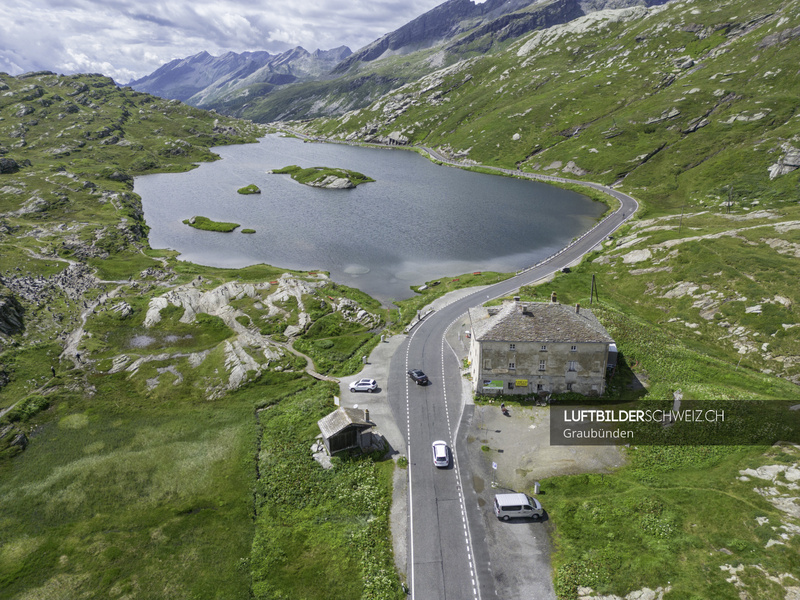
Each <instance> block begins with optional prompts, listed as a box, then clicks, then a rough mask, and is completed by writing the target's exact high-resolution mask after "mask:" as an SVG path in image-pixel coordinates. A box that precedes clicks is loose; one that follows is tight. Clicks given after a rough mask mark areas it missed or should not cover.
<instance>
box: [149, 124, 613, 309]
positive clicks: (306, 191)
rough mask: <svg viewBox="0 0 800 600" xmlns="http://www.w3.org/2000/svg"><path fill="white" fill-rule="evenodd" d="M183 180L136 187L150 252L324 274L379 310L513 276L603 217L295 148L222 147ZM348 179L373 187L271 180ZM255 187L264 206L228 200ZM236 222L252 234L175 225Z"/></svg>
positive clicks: (403, 160)
mask: <svg viewBox="0 0 800 600" xmlns="http://www.w3.org/2000/svg"><path fill="white" fill-rule="evenodd" d="M214 151H215V152H216V153H217V154H219V155H220V156H221V157H222V160H220V161H217V162H213V163H204V164H201V165H200V167H199V168H197V169H195V170H194V171H191V172H188V173H178V174H160V175H147V176H144V177H137V178H136V181H135V191H136V192H137V193H138V194H140V195H141V197H142V203H143V205H144V212H145V219H146V221H147V224H148V225H149V226H150V244H151V245H152V247H153V248H170V249H174V250H177V251H179V252H180V253H181V259H182V260H188V261H192V262H195V263H198V264H204V265H211V266H218V267H242V266H246V265H251V264H257V263H266V264H270V265H274V266H277V267H283V268H287V269H300V270H313V269H319V270H323V271H329V272H330V273H331V277H332V279H333V280H334V281H337V282H340V283H344V284H347V285H350V286H353V287H357V288H359V289H361V290H363V291H365V292H367V293H368V294H370V295H371V296H374V297H375V298H379V299H381V300H389V299H398V300H399V299H403V298H408V297H409V296H411V295H412V292H411V291H410V289H409V286H410V285H417V284H421V283H424V282H425V281H428V280H431V279H435V278H439V277H444V276H448V275H458V274H461V273H469V272H473V271H503V272H509V271H516V270H519V269H522V268H524V267H527V266H530V265H532V264H535V263H536V262H538V261H539V260H541V259H542V258H545V257H547V256H549V255H550V254H552V253H553V252H555V251H556V250H558V249H559V248H561V247H563V246H564V245H566V244H567V243H569V241H570V240H571V239H572V238H574V237H576V236H578V235H580V234H581V233H582V232H583V231H585V230H587V229H589V228H590V227H591V226H592V225H593V224H594V223H595V222H596V220H597V218H598V217H599V216H600V215H601V214H602V213H603V211H604V210H605V207H604V206H603V205H602V204H600V203H598V202H592V201H591V200H589V199H588V198H586V197H585V196H581V195H580V194H576V193H574V192H569V191H565V190H561V189H559V188H555V187H552V186H548V185H545V184H540V183H535V182H530V181H521V180H517V179H511V178H508V177H499V176H493V175H482V174H478V173H470V172H468V171H462V170H460V169H455V168H451V167H443V166H438V165H435V164H433V163H431V162H430V161H428V160H427V159H425V158H423V157H421V156H419V155H417V154H416V153H414V152H408V151H401V150H376V149H371V148H359V147H352V146H345V145H337V144H313V143H303V142H302V141H300V140H297V139H293V138H282V137H279V136H276V135H270V136H267V137H265V138H264V139H262V141H261V142H260V143H259V144H247V145H240V146H225V147H219V148H215V149H214ZM293 164H296V165H300V166H302V167H313V166H325V167H338V168H344V169H351V170H354V171H358V172H360V173H364V174H365V175H368V176H370V177H372V178H373V179H375V180H376V181H375V182H374V183H367V184H362V185H360V186H358V188H356V189H352V190H324V189H317V188H312V187H309V186H305V185H302V184H299V183H297V182H295V181H294V180H292V179H291V178H290V177H289V176H288V175H272V174H268V173H267V172H268V171H269V170H271V169H278V168H281V167H285V166H287V165H293ZM251 183H254V184H256V185H257V186H258V187H259V188H261V192H262V193H261V194H260V195H250V196H243V195H241V194H238V193H237V191H236V190H238V189H239V188H240V187H243V186H245V185H248V184H251ZM195 215H199V216H205V217H208V218H210V219H213V220H215V221H233V222H235V223H240V224H241V226H242V227H241V228H242V229H244V228H250V229H255V230H256V233H255V234H248V235H243V234H242V233H240V231H241V229H237V230H236V231H235V232H233V233H227V234H226V233H215V232H208V231H199V230H196V229H193V228H191V227H189V226H188V225H184V224H183V223H182V221H183V219H187V218H189V217H192V216H195Z"/></svg>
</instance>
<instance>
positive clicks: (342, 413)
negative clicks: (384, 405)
mask: <svg viewBox="0 0 800 600" xmlns="http://www.w3.org/2000/svg"><path fill="white" fill-rule="evenodd" d="M317 425H318V426H319V430H320V431H321V432H322V435H323V436H325V438H328V439H329V438H331V437H333V436H334V435H336V434H337V433H339V432H341V431H344V430H345V429H347V428H348V427H350V426H351V425H355V426H356V427H358V428H359V429H368V428H369V427H372V423H369V422H368V421H365V420H364V411H363V410H359V409H357V408H346V407H344V406H340V407H339V408H337V409H336V410H335V411H333V412H332V413H330V414H329V415H327V416H325V417H322V418H321V419H320V420H319V421H317Z"/></svg>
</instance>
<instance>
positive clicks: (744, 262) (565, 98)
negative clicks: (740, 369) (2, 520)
mask: <svg viewBox="0 0 800 600" xmlns="http://www.w3.org/2000/svg"><path fill="white" fill-rule="evenodd" d="M798 64H800V3H798V2H796V1H791V2H788V1H782V0H771V1H768V2H762V3H759V4H758V5H754V4H752V3H750V2H746V1H744V0H737V1H730V2H727V3H726V4H725V5H720V4H719V3H718V2H712V1H710V0H693V1H683V2H672V3H669V4H666V5H663V6H657V7H649V8H647V7H630V8H625V9H608V10H604V11H599V12H596V13H592V14H589V15H586V16H584V17H581V18H580V19H577V20H575V21H573V22H571V23H567V24H564V25H558V26H554V27H551V28H549V29H546V30H542V31H537V32H535V33H532V34H529V35H527V36H524V37H523V38H521V39H519V40H518V41H516V42H514V43H513V44H510V45H509V46H508V48H507V49H506V50H504V51H502V52H497V53H494V54H492V55H488V56H476V57H472V58H468V59H466V60H462V61H460V62H458V63H455V64H453V65H450V66H449V67H446V68H443V69H440V70H438V71H436V72H434V73H431V74H429V75H426V76H424V77H422V78H421V79H420V80H419V81H416V82H414V83H410V84H407V85H405V86H403V87H402V88H400V89H398V90H396V91H395V92H393V93H391V94H388V95H386V96H383V97H381V98H380V99H377V100H376V101H374V102H373V103H372V104H370V105H369V106H368V107H367V108H364V109H358V110H354V111H350V112H348V113H346V114H345V115H342V116H340V117H336V118H327V119H318V120H316V121H312V122H302V123H293V124H291V127H292V128H294V129H295V130H296V131H299V132H301V133H304V134H306V135H310V136H313V137H317V138H321V139H332V140H343V141H349V142H353V141H362V142H377V143H390V144H401V145H403V144H408V145H412V144H413V145H423V146H427V147H430V148H433V149H435V150H436V151H437V152H438V153H440V154H441V155H443V156H446V157H448V159H449V160H452V161H454V162H455V163H457V164H460V165H463V166H470V165H488V166H494V167H502V168H505V169H509V170H511V172H512V173H513V172H517V173H520V174H524V173H531V174H541V175H551V176H561V177H568V178H572V179H585V180H588V181H594V182H600V183H604V184H606V185H619V186H622V189H624V190H625V191H627V192H629V193H631V194H633V195H634V196H635V197H636V198H637V199H640V200H641V202H642V207H641V210H640V212H639V215H638V216H639V217H640V218H642V219H643V220H642V221H641V222H640V223H636V224H634V225H632V226H631V227H630V228H629V229H628V231H627V234H626V235H623V236H622V237H621V238H618V240H619V241H616V242H614V241H612V242H609V247H608V248H607V250H606V251H605V252H604V254H603V255H602V256H598V257H597V258H596V259H594V260H593V262H592V263H591V264H589V265H587V266H586V267H585V272H592V273H594V274H598V275H599V276H601V277H602V276H603V275H605V276H606V279H605V280H606V281H607V282H611V281H614V284H613V285H612V286H611V287H612V288H613V290H612V289H609V290H608V291H607V292H606V294H607V296H606V299H607V300H608V299H610V298H614V300H615V301H616V302H618V303H619V306H620V307H622V310H624V311H626V312H635V313H637V314H639V316H641V317H642V318H645V319H647V320H649V321H650V322H651V323H653V324H654V325H655V324H658V327H659V328H668V329H670V330H671V331H672V333H673V334H674V335H675V336H676V337H681V336H686V334H687V333H689V337H690V338H693V339H694V340H695V341H694V342H691V343H692V344H693V345H697V344H699V343H700V340H704V343H703V347H704V352H706V353H707V354H709V355H713V356H721V357H727V360H731V361H732V363H734V364H738V362H741V364H748V365H749V366H750V367H752V368H754V369H757V370H764V371H766V372H776V373H780V374H781V375H783V376H785V377H788V378H790V379H791V380H793V381H795V382H797V383H800V340H798V337H797V335H796V334H793V331H796V330H795V329H794V328H795V327H796V326H797V324H798V323H800V314H798V308H797V307H798V306H800V294H798V292H797V289H796V285H795V284H794V281H795V280H796V278H797V264H796V259H797V257H798V256H800V251H799V250H798V249H800V238H798V236H797V232H798V231H800V225H799V224H798V223H800V221H798V220H797V219H798V218H799V217H800V213H799V212H798V201H800V117H798V114H797V102H796V98H798V97H800V79H799V78H798V67H797V65H798ZM733 240H736V241H733ZM615 245H616V246H615ZM559 297H561V296H560V295H559ZM631 299H635V302H634V303H633V304H631ZM575 301H583V299H582V298H581V296H578V297H577V298H575ZM687 327H689V329H688V330H687V329H686V328H687ZM737 357H738V358H737ZM641 360H643V361H646V360H647V359H646V357H644V358H642V359H641ZM737 360H738V362H737ZM666 380H667V382H666V383H665V384H664V385H665V389H664V390H662V393H664V394H665V395H666V394H667V391H666V390H667V389H668V388H670V387H671V386H675V387H681V386H683V385H686V380H685V377H684V378H683V380H684V383H681V378H678V379H676V380H671V379H670V378H669V377H666ZM698 385H700V384H698ZM703 385H704V384H703ZM713 394H714V393H712V395H713Z"/></svg>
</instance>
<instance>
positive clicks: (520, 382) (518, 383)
mask: <svg viewBox="0 0 800 600" xmlns="http://www.w3.org/2000/svg"><path fill="white" fill-rule="evenodd" d="M514 385H515V386H516V387H528V380H527V379H517V381H516V382H515V383H514Z"/></svg>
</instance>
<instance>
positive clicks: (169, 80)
mask: <svg viewBox="0 0 800 600" xmlns="http://www.w3.org/2000/svg"><path fill="white" fill-rule="evenodd" d="M350 54H351V51H350V49H349V48H348V47H346V46H341V47H339V48H334V49H332V50H316V51H314V52H313V53H312V52H308V51H307V50H305V49H304V48H301V47H300V46H298V47H296V48H293V49H292V50H288V51H286V52H283V53H281V54H270V53H269V52H243V53H241V54H237V53H236V52H228V53H226V54H223V55H222V56H211V55H210V54H208V52H200V53H199V54H196V55H194V56H189V57H187V58H183V59H176V60H173V61H172V62H169V63H167V64H166V65H164V66H162V67H160V68H159V69H157V70H156V71H154V72H153V73H152V74H150V75H148V76H146V77H143V78H141V79H137V80H135V81H131V82H130V84H129V85H130V86H131V87H132V88H133V89H135V90H138V91H141V92H147V93H149V94H154V95H156V96H160V97H162V98H171V99H176V100H181V101H184V102H187V103H189V104H192V105H194V106H200V107H203V106H204V105H207V104H209V103H211V102H212V101H213V100H214V99H216V98H218V97H220V96H225V95H226V94H229V93H231V92H232V91H235V92H237V93H239V94H245V95H246V94H247V93H248V89H249V88H250V87H251V86H256V87H257V89H258V90H259V91H260V92H261V93H264V92H265V91H268V90H271V89H272V88H273V87H274V86H281V85H286V84H289V83H294V82H297V81H305V80H309V79H317V78H320V77H323V76H324V75H326V74H327V73H328V72H330V71H331V70H332V69H333V68H334V67H335V66H336V65H337V64H339V62H341V61H342V59H344V58H346V57H348V56H349V55H350Z"/></svg>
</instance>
